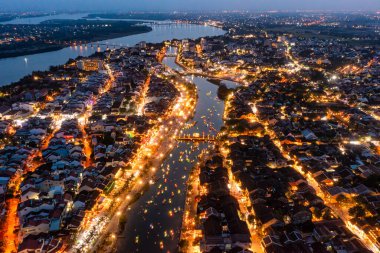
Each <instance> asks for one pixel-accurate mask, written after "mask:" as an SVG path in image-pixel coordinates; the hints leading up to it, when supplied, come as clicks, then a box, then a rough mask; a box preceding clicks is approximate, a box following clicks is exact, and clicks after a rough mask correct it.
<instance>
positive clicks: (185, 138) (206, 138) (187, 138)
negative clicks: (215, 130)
mask: <svg viewBox="0 0 380 253" xmlns="http://www.w3.org/2000/svg"><path fill="white" fill-rule="evenodd" d="M177 140H178V141H191V142H215V141H216V137H215V136H211V135H204V134H203V135H202V136H199V135H190V134H184V135H179V136H177Z"/></svg>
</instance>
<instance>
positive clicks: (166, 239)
mask: <svg viewBox="0 0 380 253" xmlns="http://www.w3.org/2000/svg"><path fill="white" fill-rule="evenodd" d="M82 16H85V15H84V14H82V15H79V14H75V15H69V14H67V15H59V16H52V17H40V18H33V19H19V20H14V21H12V22H11V23H17V24H38V23H39V22H41V21H44V20H47V19H52V18H63V19H64V18H66V19H67V18H72V19H76V18H81V17H82ZM152 28H153V30H152V31H151V32H149V33H145V34H138V35H132V36H127V37H122V38H117V39H111V40H105V41H101V42H95V43H93V45H94V47H91V46H90V45H89V46H87V47H85V46H83V47H68V48H64V49H62V50H58V51H53V52H47V53H41V54H35V55H28V56H22V57H13V58H6V59H0V70H1V71H0V86H1V85H6V84H9V83H11V82H15V81H17V80H19V79H20V78H21V77H23V76H25V75H27V74H30V73H32V71H36V70H47V69H48V68H49V67H50V66H53V65H59V64H63V63H65V62H66V61H67V60H68V59H69V58H75V57H77V56H80V55H82V56H88V55H91V54H93V53H94V52H95V51H96V50H97V45H98V44H103V45H100V47H101V49H102V50H104V49H106V47H107V45H109V47H110V48H112V46H111V45H118V46H132V45H135V44H136V43H138V42H140V41H146V42H153V43H154V42H162V41H164V40H171V39H174V38H176V39H185V38H189V39H195V38H199V37H204V36H217V35H222V34H224V31H222V30H221V29H218V28H214V27H209V26H200V25H182V24H160V25H152ZM171 50H172V48H171ZM164 63H165V64H166V65H168V66H169V67H172V68H173V69H177V70H180V67H179V66H177V65H176V64H175V61H174V58H173V57H167V58H165V59H164ZM186 78H188V79H191V80H192V82H193V83H194V84H196V86H197V91H198V103H197V106H196V112H195V114H194V117H193V119H192V120H190V121H189V124H188V125H189V126H188V127H187V128H186V129H184V130H183V134H194V133H199V134H200V135H202V134H203V133H204V134H206V135H207V134H210V135H216V134H217V132H218V131H219V130H220V128H221V126H222V125H223V120H222V115H223V111H224V103H223V101H221V100H219V99H218V97H217V88H218V87H217V86H216V85H214V84H212V83H210V82H208V81H207V80H206V79H205V78H202V77H196V76H195V77H194V76H188V77H186ZM226 84H227V85H228V86H229V87H231V86H235V85H236V84H234V83H232V82H228V81H226ZM210 145H212V144H209V143H198V144H195V143H186V142H179V143H177V145H176V147H174V149H173V151H172V152H171V153H170V154H169V156H168V157H167V158H166V160H165V161H164V162H163V164H162V165H161V167H160V170H159V171H158V172H157V178H158V180H157V181H156V183H155V184H154V185H151V186H150V188H149V189H148V190H147V191H146V192H145V194H144V195H143V196H142V197H141V198H140V199H139V200H138V201H137V202H135V203H134V204H133V205H132V206H130V208H129V210H128V211H127V212H128V213H127V214H126V217H127V224H126V226H125V230H124V232H123V234H122V236H121V237H120V238H119V239H118V245H117V250H118V252H120V253H121V252H127V253H130V252H144V253H145V252H146V253H153V252H175V251H176V249H177V244H178V240H179V232H180V228H181V222H182V215H183V208H184V203H185V197H186V181H187V178H188V175H189V172H190V169H191V168H192V167H193V165H194V164H195V162H196V161H197V157H198V156H199V155H200V154H201V152H202V150H204V149H207V148H209V147H210Z"/></svg>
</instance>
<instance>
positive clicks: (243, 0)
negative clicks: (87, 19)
mask: <svg viewBox="0 0 380 253" xmlns="http://www.w3.org/2000/svg"><path fill="white" fill-rule="evenodd" d="M7 10H21V11H26V10H40V11H44V10H46V11H62V10H69V11H70V10H71V11H77V10H79V11H100V10H101V11H108V10H113V11H120V12H123V11H133V10H137V11H138V10H140V11H173V10H178V11H181V10H183V11H187V10H204V11H207V10H250V11H255V10H256V11H263V10H336V11H346V10H347V11H352V10H355V11H360V10H361V11H379V10H380V0H0V11H7Z"/></svg>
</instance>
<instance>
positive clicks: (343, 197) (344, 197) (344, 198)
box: [336, 195, 348, 203]
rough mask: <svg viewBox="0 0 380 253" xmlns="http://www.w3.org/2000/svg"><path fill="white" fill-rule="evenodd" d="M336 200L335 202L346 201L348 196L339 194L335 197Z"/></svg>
mask: <svg viewBox="0 0 380 253" xmlns="http://www.w3.org/2000/svg"><path fill="white" fill-rule="evenodd" d="M336 201H337V202H341V203H347V202H348V198H347V197H346V196H344V195H339V196H338V197H336Z"/></svg>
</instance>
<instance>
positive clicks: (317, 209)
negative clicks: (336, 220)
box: [314, 208, 322, 219]
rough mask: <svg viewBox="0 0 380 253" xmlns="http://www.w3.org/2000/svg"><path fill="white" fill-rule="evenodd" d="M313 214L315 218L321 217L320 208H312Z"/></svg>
mask: <svg viewBox="0 0 380 253" xmlns="http://www.w3.org/2000/svg"><path fill="white" fill-rule="evenodd" d="M314 216H315V217H316V218H317V219H320V218H321V217H322V210H321V209H319V208H315V210H314Z"/></svg>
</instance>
